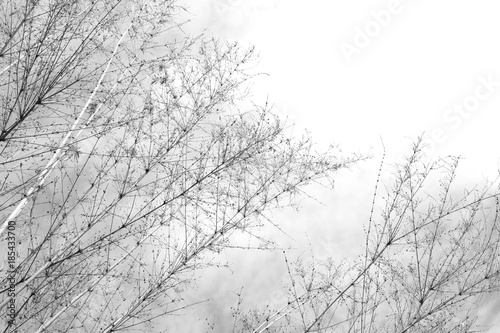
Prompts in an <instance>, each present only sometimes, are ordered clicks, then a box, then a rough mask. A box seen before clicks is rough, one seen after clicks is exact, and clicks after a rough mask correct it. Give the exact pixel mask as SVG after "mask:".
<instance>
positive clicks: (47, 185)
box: [0, 0, 359, 332]
mask: <svg viewBox="0 0 500 333" xmlns="http://www.w3.org/2000/svg"><path fill="white" fill-rule="evenodd" d="M2 6H3V9H4V11H3V13H4V14H3V15H4V17H3V20H2V22H3V29H2V30H1V33H2V34H4V36H3V37H4V38H3V39H2V40H3V41H4V44H3V45H2V47H1V50H2V57H1V58H0V63H1V66H2V69H3V72H2V74H0V80H1V82H2V85H1V87H2V88H1V89H2V100H1V103H2V117H1V119H0V125H1V131H0V149H1V155H0V156H1V160H0V168H1V169H0V175H1V180H2V183H1V184H2V185H1V186H0V198H1V201H0V211H1V213H2V215H1V216H2V217H3V221H4V222H3V229H2V232H3V239H5V240H6V242H5V245H3V246H4V249H5V252H4V253H5V254H6V255H5V256H2V260H3V263H4V266H2V268H1V275H0V307H3V308H4V309H3V310H2V311H7V314H13V316H11V317H9V316H6V317H5V318H6V319H5V321H4V324H5V325H4V326H3V327H2V330H3V331H4V332H10V331H17V332H33V331H34V332H59V331H60V332H82V331H84V332H102V331H104V332H112V331H128V330H134V329H148V330H152V329H153V328H154V326H155V323H157V322H158V319H159V318H160V317H162V316H166V315H169V314H172V313H178V312H180V311H182V310H183V309H185V308H186V307H188V306H191V305H194V304H186V303H185V302H184V301H183V296H182V295H183V289H184V288H186V287H187V286H189V285H190V283H193V279H195V277H196V276H197V275H198V274H199V272H201V271H200V269H201V268H204V267H207V266H208V265H210V264H211V262H212V258H213V257H215V256H216V255H217V253H218V252H220V251H221V249H223V248H224V247H226V246H229V245H230V244H231V238H232V236H233V235H234V234H236V233H244V234H245V233H246V234H249V235H253V232H252V231H251V230H253V229H252V228H253V227H254V226H256V225H258V224H259V223H260V222H259V221H265V220H266V219H267V217H266V216H267V215H266V213H267V212H269V211H270V210H272V209H277V208H281V207H283V206H285V205H288V204H289V202H293V198H294V197H295V196H296V195H297V194H299V193H300V189H301V188H302V187H303V186H305V185H307V184H309V183H311V182H313V181H319V180H325V179H330V177H331V176H332V174H333V173H334V172H335V171H337V170H338V169H339V168H343V167H346V166H348V165H350V164H352V163H354V162H355V161H357V160H359V158H358V157H353V158H350V159H341V158H338V157H336V154H337V151H336V150H335V149H334V148H332V149H331V150H329V151H327V152H325V153H323V154H316V153H315V152H314V150H313V146H312V144H311V141H310V139H309V138H308V137H303V138H294V137H291V136H290V135H289V134H288V133H289V130H288V128H287V126H288V125H287V124H286V122H284V121H282V119H280V118H279V117H276V116H275V115H274V114H273V113H272V107H271V106H270V105H267V103H265V104H264V105H263V106H258V105H252V104H249V103H247V102H246V101H247V98H248V93H247V92H248V87H249V83H250V81H251V80H252V78H253V77H254V76H255V75H253V74H252V73H251V71H252V68H253V66H254V65H255V55H254V50H253V49H251V48H250V49H244V48H241V47H240V46H239V45H237V44H235V43H221V42H219V41H217V40H215V39H205V38H201V37H197V38H191V37H189V36H185V37H184V38H181V39H175V38H174V37H176V38H177V36H179V35H182V32H181V30H180V29H178V24H177V23H176V16H175V15H176V14H177V13H178V11H180V10H182V8H180V7H177V6H175V4H174V3H173V2H172V1H134V0H127V1H125V0H116V1H111V2H110V1H100V0H97V1H86V0H80V1H78V0H74V1H65V0H60V1H44V0H39V1H26V2H24V3H17V2H16V1H9V0H5V1H4V2H3V3H2ZM290 200H291V201H290ZM268 222H270V223H273V222H272V221H268ZM255 237H257V238H258V240H259V241H262V242H263V247H266V246H267V244H269V241H268V240H266V239H265V238H260V236H258V235H256V236H255ZM12 239H14V241H11V240H12ZM12 244H14V245H12ZM9 253H15V255H10V254H9ZM12 290H14V291H15V292H14V293H11V291H12ZM200 301H202V300H200ZM12 305H13V309H14V310H13V312H12V313H11V312H9V311H10V310H11V309H12Z"/></svg>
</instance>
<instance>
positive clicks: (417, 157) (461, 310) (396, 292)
mask: <svg viewBox="0 0 500 333" xmlns="http://www.w3.org/2000/svg"><path fill="white" fill-rule="evenodd" d="M421 148H422V145H421V143H420V141H418V142H417V143H416V144H415V146H414V147H413V150H412V154H411V155H410V156H409V157H408V158H407V160H406V163H404V164H400V165H397V166H396V168H395V172H394V174H395V175H396V178H395V179H396V181H395V182H394V183H393V184H391V185H390V187H389V188H388V193H387V195H386V196H385V200H384V204H383V205H382V206H381V209H380V216H379V217H377V216H376V211H377V208H378V206H377V202H378V201H376V199H378V198H379V197H380V194H377V187H378V183H379V180H380V172H381V170H382V166H381V170H380V171H379V177H378V179H379V180H378V181H377V186H376V191H375V196H374V201H373V205H372V213H371V216H370V219H369V221H368V223H367V225H366V227H365V230H366V252H365V253H364V254H363V255H361V256H360V257H359V258H358V260H356V261H354V262H352V263H348V262H344V263H340V264H338V263H337V264H336V263H334V262H319V263H318V262H316V263H314V264H311V265H310V266H307V267H305V266H304V265H303V264H302V263H301V262H300V261H299V262H297V263H296V264H295V266H294V269H292V268H290V269H289V276H290V277H291V279H292V281H293V282H292V286H291V287H290V288H289V296H288V302H287V304H284V305H283V307H282V308H280V309H266V310H265V311H263V312H260V313H259V315H257V316H255V315H253V316H251V317H248V316H246V317H245V316H243V315H242V320H243V322H247V323H248V322H251V323H252V324H251V325H244V326H240V327H239V328H240V330H239V331H242V332H265V331H273V332H341V331H342V332H343V331H345V332H398V333H403V332H463V333H465V332H479V331H486V330H487V327H484V326H481V325H479V324H477V319H478V317H477V314H476V310H477V308H478V306H479V305H480V302H481V299H482V297H483V296H484V295H488V294H490V293H493V292H495V291H498V288H499V285H500V277H499V275H500V262H499V260H498V250H499V244H500V232H499V231H500V229H499V225H500V221H499V211H500V206H499V200H500V198H499V184H498V179H497V180H495V181H493V182H489V183H487V184H486V185H485V186H484V187H483V188H474V189H473V190H470V191H465V194H463V195H457V193H460V189H457V188H456V187H453V184H454V182H455V180H456V179H455V178H456V174H457V168H458V165H459V161H460V159H459V158H453V157H449V158H447V159H442V160H439V161H437V162H433V163H430V164H427V163H424V162H423V159H424V156H423V155H422V152H421ZM436 184H437V186H436ZM436 187H437V189H436ZM245 327H246V328H245ZM235 331H237V330H235Z"/></svg>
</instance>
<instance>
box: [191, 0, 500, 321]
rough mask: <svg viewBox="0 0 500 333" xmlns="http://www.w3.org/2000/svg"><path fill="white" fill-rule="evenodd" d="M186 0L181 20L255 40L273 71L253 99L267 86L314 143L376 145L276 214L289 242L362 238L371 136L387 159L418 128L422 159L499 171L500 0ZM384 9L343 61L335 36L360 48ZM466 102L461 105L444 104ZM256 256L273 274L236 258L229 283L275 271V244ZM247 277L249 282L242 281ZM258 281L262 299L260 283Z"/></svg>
mask: <svg viewBox="0 0 500 333" xmlns="http://www.w3.org/2000/svg"><path fill="white" fill-rule="evenodd" d="M189 6H190V11H191V13H192V14H193V15H194V16H193V17H192V22H191V24H190V26H189V27H190V28H189V29H192V30H193V31H196V30H197V29H198V30H201V29H203V28H207V27H208V29H209V30H210V31H211V32H213V33H214V34H215V35H216V36H219V37H223V38H229V39H232V40H238V41H241V42H242V43H250V44H253V45H255V46H256V48H257V50H258V52H259V53H260V55H261V62H260V65H259V67H258V70H259V71H263V72H267V73H269V74H270V77H266V78H265V79H261V80H259V85H257V86H256V89H257V94H256V96H260V97H261V98H265V96H267V95H269V97H270V99H271V101H273V102H274V103H275V105H276V107H277V108H278V109H280V110H282V111H284V112H287V113H288V114H290V115H291V116H292V117H293V119H294V121H295V122H296V123H297V124H298V126H299V127H303V128H307V129H308V130H309V131H310V132H311V134H312V135H313V138H315V140H316V141H317V142H318V143H319V145H320V146H326V145H328V144H330V143H337V144H341V147H342V148H343V150H344V151H346V152H365V153H368V152H373V153H374V154H375V158H374V159H373V161H371V162H367V163H363V164H362V165H359V166H357V167H355V168H353V169H352V171H351V172H343V173H342V174H341V175H339V177H338V182H337V188H336V190H335V191H334V193H323V192H317V193H314V194H315V195H316V196H321V201H323V202H324V203H326V204H327V206H321V205H318V204H316V203H313V202H310V201H307V202H305V207H304V209H303V210H302V211H301V212H300V213H299V214H295V215H293V216H292V215H290V214H288V215H286V214H285V215H284V216H286V217H287V219H290V218H291V219H293V221H284V223H290V225H293V227H291V228H290V229H287V230H290V233H291V234H293V235H294V237H295V236H296V238H295V239H296V241H297V244H302V245H303V244H305V243H304V242H305V238H304V237H303V235H304V232H305V231H306V232H308V235H309V237H315V236H316V237H317V236H318V235H322V237H324V238H325V239H323V241H324V242H326V243H328V242H330V243H331V242H334V243H335V244H337V246H338V248H339V249H346V248H349V247H348V246H345V245H346V244H352V243H353V239H355V238H356V237H362V236H363V235H362V234H361V235H359V233H360V232H362V229H361V225H362V221H363V219H366V217H367V216H368V214H369V208H370V204H371V196H372V192H373V186H374V181H375V177H376V173H377V172H378V164H379V163H380V156H381V155H380V152H381V144H380V136H381V137H382V138H383V140H384V143H385V146H386V149H387V155H388V163H391V162H392V161H395V160H396V159H397V157H398V156H400V155H401V154H402V153H408V150H407V148H408V147H409V144H410V143H411V141H412V140H414V139H415V138H416V137H417V136H418V135H419V134H421V133H422V132H424V131H425V132H426V138H427V139H429V138H431V137H432V133H433V132H437V133H438V134H437V136H436V139H434V140H433V141H432V146H433V148H432V150H431V151H430V156H431V157H437V156H446V155H449V154H452V155H462V156H463V157H465V158H466V159H465V160H464V161H463V165H462V171H463V173H462V174H463V175H465V176H466V180H465V182H469V183H470V184H474V183H476V182H477V181H481V180H482V178H481V177H483V176H488V177H490V178H492V177H494V176H495V175H496V173H497V170H498V168H499V167H500V159H499V158H500V149H499V145H498V143H499V142H500V131H498V130H497V128H498V126H499V120H500V116H499V112H498V111H497V110H498V109H499V106H500V38H499V36H498V32H499V31H500V20H499V19H498V13H499V11H498V10H499V9H500V4H499V3H497V2H496V1H491V0H490V1H486V0H476V1H463V0H459V1H457V0H454V1H451V0H443V1H439V2H436V1H429V0H413V1H411V0H401V1H390V0H385V1H359V0H358V1H353V0H350V1H347V0H343V1H328V0H322V1H319V0H312V1H307V2H305V1H299V0H239V1H238V0H233V1H231V0H203V1H199V2H197V3H196V5H194V4H190V5H189ZM388 9H391V10H392V11H393V14H391V18H390V22H388V23H386V24H384V25H386V26H384V27H381V28H380V31H379V32H378V33H377V32H376V31H375V32H374V33H372V36H373V37H368V38H369V43H368V45H367V46H363V47H359V48H358V54H353V55H352V57H350V62H349V61H348V60H347V59H346V56H345V55H344V54H343V52H342V49H341V45H342V43H347V44H350V45H352V46H353V47H354V46H356V45H359V43H358V44H356V43H355V38H359V36H357V31H359V30H358V29H360V30H365V28H367V27H372V29H373V28H374V22H376V20H375V18H374V14H373V13H381V11H387V10H388ZM375 16H376V15H375ZM371 31H372V32H373V31H374V30H371ZM375 35H376V36H375ZM358 42H362V40H361V41H360V40H358ZM344 45H346V44H344ZM485 80H486V81H488V80H490V81H493V84H490V85H488V84H485V83H484V81H485ZM495 85H496V86H495ZM261 101H262V100H261ZM257 102H259V100H257ZM476 102H477V105H475V103H476ZM464 103H465V104H467V105H466V108H463V107H462V110H464V111H457V110H458V109H453V108H454V105H456V104H458V105H463V104H464ZM466 109H470V110H472V111H470V112H468V111H467V110H466ZM459 112H461V113H459ZM445 116H446V117H448V119H447V120H446V119H444V118H443V117H445ZM437 141H441V142H437ZM339 220H340V221H345V222H343V223H341V222H339ZM325 231H326V232H325ZM325 235H326V236H325ZM356 235H357V236H356ZM353 251H355V249H354V250H353ZM346 255H349V253H347V254H346ZM249 260H250V259H249ZM255 260H261V261H262V262H264V264H263V266H268V267H269V266H272V265H268V263H275V265H274V266H276V267H278V268H275V270H271V269H266V271H267V273H268V274H270V275H269V276H266V275H265V274H264V273H263V272H262V269H257V270H256V269H255V267H253V268H252V267H248V265H247V266H245V263H240V264H236V267H234V272H235V273H234V274H236V276H234V275H231V274H229V276H228V278H231V276H232V279H233V280H238V283H234V284H233V285H232V287H233V289H232V290H233V291H238V290H239V287H240V286H241V284H245V283H249V284H250V285H251V284H252V282H253V283H254V284H255V283H256V281H257V282H258V281H259V279H262V281H260V282H258V283H257V284H258V285H260V286H264V285H266V283H265V282H263V281H265V280H266V279H268V280H269V279H271V280H273V282H276V281H277V280H275V278H276V276H279V278H281V276H282V274H283V273H284V263H283V259H282V256H281V255H280V254H279V253H278V254H276V253H274V254H263V255H261V257H259V259H255ZM276 260H277V261H278V262H277V263H276ZM261 267H262V266H261ZM250 275H252V279H250V278H248V279H245V276H250ZM279 278H278V279H279ZM259 283H260V284H259ZM230 288H231V286H229V285H227V288H223V289H224V290H230ZM251 288H252V287H251V286H249V287H248V289H249V290H252V289H251ZM224 290H220V293H221V294H220V295H223V294H224V292H226V291H224ZM256 290H258V291H260V292H262V293H264V294H265V295H263V296H266V295H267V296H269V292H270V291H269V290H267V291H266V287H259V288H257V289H256ZM211 291H213V290H211ZM254 292H255V290H254ZM226 294H227V292H226ZM221 297H222V296H221ZM235 300H236V299H235V298H234V301H235ZM492 320H493V319H492Z"/></svg>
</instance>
